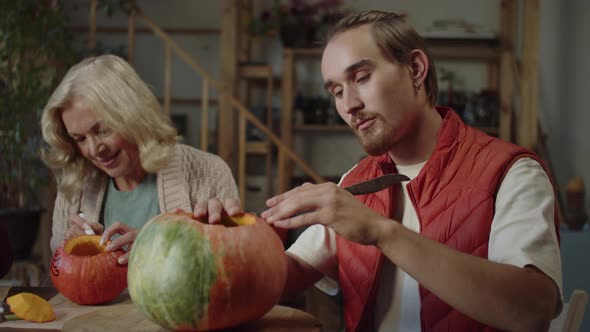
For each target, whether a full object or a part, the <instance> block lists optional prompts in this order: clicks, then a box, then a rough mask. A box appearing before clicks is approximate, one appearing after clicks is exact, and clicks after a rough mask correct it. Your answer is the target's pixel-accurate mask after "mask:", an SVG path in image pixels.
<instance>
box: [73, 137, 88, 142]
mask: <svg viewBox="0 0 590 332" xmlns="http://www.w3.org/2000/svg"><path fill="white" fill-rule="evenodd" d="M84 140H86V137H84V136H78V137H76V138H74V141H76V143H82V142H84Z"/></svg>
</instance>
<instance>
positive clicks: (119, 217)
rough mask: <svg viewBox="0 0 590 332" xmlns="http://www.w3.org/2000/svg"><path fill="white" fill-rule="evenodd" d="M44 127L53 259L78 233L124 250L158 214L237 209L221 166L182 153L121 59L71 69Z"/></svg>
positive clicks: (201, 155) (205, 156)
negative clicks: (209, 207)
mask: <svg viewBox="0 0 590 332" xmlns="http://www.w3.org/2000/svg"><path fill="white" fill-rule="evenodd" d="M41 124H42V130H43V138H44V139H45V141H46V142H47V144H48V147H47V148H46V149H45V150H44V151H43V158H44V160H45V162H46V163H47V165H49V166H50V167H51V168H52V169H53V170H54V171H55V173H56V177H57V180H58V194H57V198H56V201H55V208H54V213H53V235H52V238H51V249H52V251H55V249H56V248H57V247H58V246H59V244H60V243H61V242H62V241H63V240H64V239H69V238H71V237H73V236H75V235H79V234H83V233H84V232H85V230H88V231H90V230H92V231H93V232H95V233H97V234H102V238H101V240H102V241H103V242H106V241H107V240H109V239H110V238H111V237H112V236H113V235H115V234H120V235H121V236H120V237H118V238H117V239H114V240H113V241H111V242H110V244H109V245H108V246H107V250H116V249H119V248H123V247H124V246H129V247H130V245H131V244H132V243H133V241H134V239H135V237H136V235H137V233H138V232H139V229H140V228H141V226H142V225H143V224H144V223H145V222H146V221H147V220H149V219H151V218H152V217H153V216H155V215H157V214H159V213H163V212H169V211H175V210H177V209H182V210H185V211H193V212H194V214H195V215H199V216H202V215H203V214H206V211H205V212H203V211H202V206H201V207H199V206H197V202H199V201H201V202H203V201H208V200H210V199H214V200H212V201H219V202H228V201H230V202H231V201H237V197H238V192H237V187H236V185H235V182H234V179H233V176H232V174H231V171H230V169H229V167H228V166H227V164H225V162H224V161H223V160H222V159H221V158H219V157H218V156H215V155H212V154H210V153H207V152H204V151H200V150H197V149H194V148H192V147H189V146H186V145H182V144H179V143H178V142H177V132H176V130H175V129H174V127H173V126H172V124H171V121H170V119H169V117H168V116H167V115H166V114H164V113H163V112H162V110H161V108H160V105H159V103H158V101H157V100H156V98H155V96H154V95H153V94H152V92H151V91H150V89H149V88H148V87H147V85H146V84H145V83H144V82H143V81H142V80H141V79H140V78H139V76H138V75H137V73H136V72H135V71H134V70H133V69H132V68H131V66H130V65H129V64H128V63H127V62H125V61H124V60H123V59H121V58H119V57H116V56H113V55H103V56H98V57H93V58H87V59H85V60H83V61H82V62H80V63H78V64H77V65H75V66H73V67H72V68H71V69H70V70H69V71H68V73H67V74H66V75H65V77H64V79H63V80H62V82H61V83H60V84H59V86H58V87H57V89H56V90H55V92H54V93H53V94H52V95H51V97H50V98H49V101H48V103H47V106H46V107H45V109H44V110H43V116H42V119H41ZM236 205H237V204H236ZM128 255H129V253H127V254H126V255H123V256H121V258H120V259H119V263H121V264H125V263H126V262H127V259H128Z"/></svg>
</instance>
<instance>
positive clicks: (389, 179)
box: [344, 174, 410, 195]
mask: <svg viewBox="0 0 590 332" xmlns="http://www.w3.org/2000/svg"><path fill="white" fill-rule="evenodd" d="M403 181H410V178H409V177H407V176H405V175H403V174H386V175H382V176H379V177H376V178H374V179H371V180H367V181H363V182H360V183H357V184H353V185H352V186H349V187H346V188H344V190H346V191H348V192H349V193H351V194H353V195H366V194H372V193H375V192H378V191H381V190H383V189H385V188H387V187H389V186H392V185H394V184H397V183H400V182H403Z"/></svg>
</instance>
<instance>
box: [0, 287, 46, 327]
mask: <svg viewBox="0 0 590 332" xmlns="http://www.w3.org/2000/svg"><path fill="white" fill-rule="evenodd" d="M6 303H7V304H8V305H9V306H10V311H12V313H13V314H14V315H15V316H16V317H18V318H20V319H24V320H28V321H31V322H35V323H45V322H51V321H53V320H55V312H53V307H52V306H51V304H49V302H47V301H46V300H45V299H43V298H42V297H40V296H38V295H35V294H31V293H18V294H16V295H13V296H11V297H9V298H7V299H6Z"/></svg>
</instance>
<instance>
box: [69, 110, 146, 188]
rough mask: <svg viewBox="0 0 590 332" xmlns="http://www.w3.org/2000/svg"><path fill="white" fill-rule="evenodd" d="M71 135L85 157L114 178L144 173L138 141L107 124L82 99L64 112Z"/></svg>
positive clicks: (131, 176) (132, 176) (130, 176)
mask: <svg viewBox="0 0 590 332" xmlns="http://www.w3.org/2000/svg"><path fill="white" fill-rule="evenodd" d="M61 119H62V121H63V124H64V126H65V128H66V131H67V132H68V135H69V136H70V137H71V138H72V139H73V140H74V141H75V142H76V146H77V147H78V150H79V151H80V153H81V154H82V156H84V158H86V159H88V160H90V162H92V164H94V165H95V166H96V167H97V168H98V169H100V170H102V171H103V172H105V173H107V174H108V175H109V176H110V177H112V178H114V179H118V178H121V179H125V178H134V177H135V176H137V175H138V174H142V173H143V170H142V168H141V162H140V160H139V150H138V148H137V145H135V144H132V143H130V142H128V141H127V140H126V139H125V138H123V137H122V136H121V135H119V134H117V133H115V132H114V131H113V130H112V129H111V128H109V127H106V126H105V125H103V124H102V123H101V121H100V119H99V118H97V116H96V113H95V112H94V111H93V110H92V109H91V108H90V107H87V106H85V105H84V103H82V102H79V101H77V102H74V103H73V104H72V106H71V107H69V108H66V109H64V110H63V111H62V113H61Z"/></svg>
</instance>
